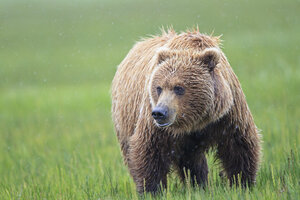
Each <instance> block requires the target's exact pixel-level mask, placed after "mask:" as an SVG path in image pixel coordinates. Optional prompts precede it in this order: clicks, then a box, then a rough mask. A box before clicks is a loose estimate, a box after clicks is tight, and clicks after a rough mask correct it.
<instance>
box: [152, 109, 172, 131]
mask: <svg viewBox="0 0 300 200" xmlns="http://www.w3.org/2000/svg"><path fill="white" fill-rule="evenodd" d="M152 117H153V118H154V119H155V121H156V123H157V124H158V126H160V127H163V126H167V125H169V123H168V122H167V121H168V118H169V109H168V107H167V106H156V107H155V108H154V109H153V110H152Z"/></svg>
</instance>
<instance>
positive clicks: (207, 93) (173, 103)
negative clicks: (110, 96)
mask: <svg viewBox="0 0 300 200" xmlns="http://www.w3.org/2000/svg"><path fill="white" fill-rule="evenodd" d="M219 60H220V51H219V50H218V49H217V48H208V49H206V50H204V51H202V52H189V51H174V50H173V51H171V50H161V51H159V52H158V59H157V63H158V66H157V67H156V69H155V70H154V72H153V74H152V75H151V78H150V87H149V92H150V100H151V105H152V117H153V119H154V122H155V124H156V125H157V126H158V127H160V128H163V127H165V128H166V127H167V128H168V129H173V130H175V129H176V130H177V131H178V129H183V130H192V129H193V127H194V126H197V125H198V124H199V123H201V122H204V121H207V120H208V119H209V117H210V116H211V114H212V112H213V109H214V100H215V98H214V97H215V80H214V78H213V73H214V69H215V67H216V65H217V64H218V63H219Z"/></svg>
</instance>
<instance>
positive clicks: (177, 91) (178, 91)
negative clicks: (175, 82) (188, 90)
mask: <svg viewBox="0 0 300 200" xmlns="http://www.w3.org/2000/svg"><path fill="white" fill-rule="evenodd" d="M174 92H175V94H177V95H184V88H183V87H180V86H175V87H174Z"/></svg>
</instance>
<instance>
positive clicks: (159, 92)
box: [156, 86, 162, 96]
mask: <svg viewBox="0 0 300 200" xmlns="http://www.w3.org/2000/svg"><path fill="white" fill-rule="evenodd" d="M156 91H157V95H158V96H159V95H160V94H161V92H162V88H161V87H159V86H158V87H157V88H156Z"/></svg>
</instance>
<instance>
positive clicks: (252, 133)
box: [217, 126, 260, 186]
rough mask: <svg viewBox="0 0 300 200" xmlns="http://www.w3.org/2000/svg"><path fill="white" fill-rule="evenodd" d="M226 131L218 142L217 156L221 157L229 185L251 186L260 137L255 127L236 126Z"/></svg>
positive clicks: (256, 165)
mask: <svg viewBox="0 0 300 200" xmlns="http://www.w3.org/2000/svg"><path fill="white" fill-rule="evenodd" d="M234 127H235V128H233V130H231V131H228V133H227V134H228V135H227V136H226V137H223V138H222V139H221V141H220V142H219V144H218V149H217V156H218V157H219V158H220V159H221V161H222V165H223V167H224V170H225V172H226V174H227V177H228V178H229V181H230V185H232V184H234V183H235V184H239V180H240V181H241V185H242V186H251V185H252V184H253V183H255V178H256V172H257V170H258V165H259V156H260V139H259V136H258V134H257V132H256V129H253V130H250V129H249V128H248V129H246V130H243V131H241V130H240V129H239V128H238V126H234Z"/></svg>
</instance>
